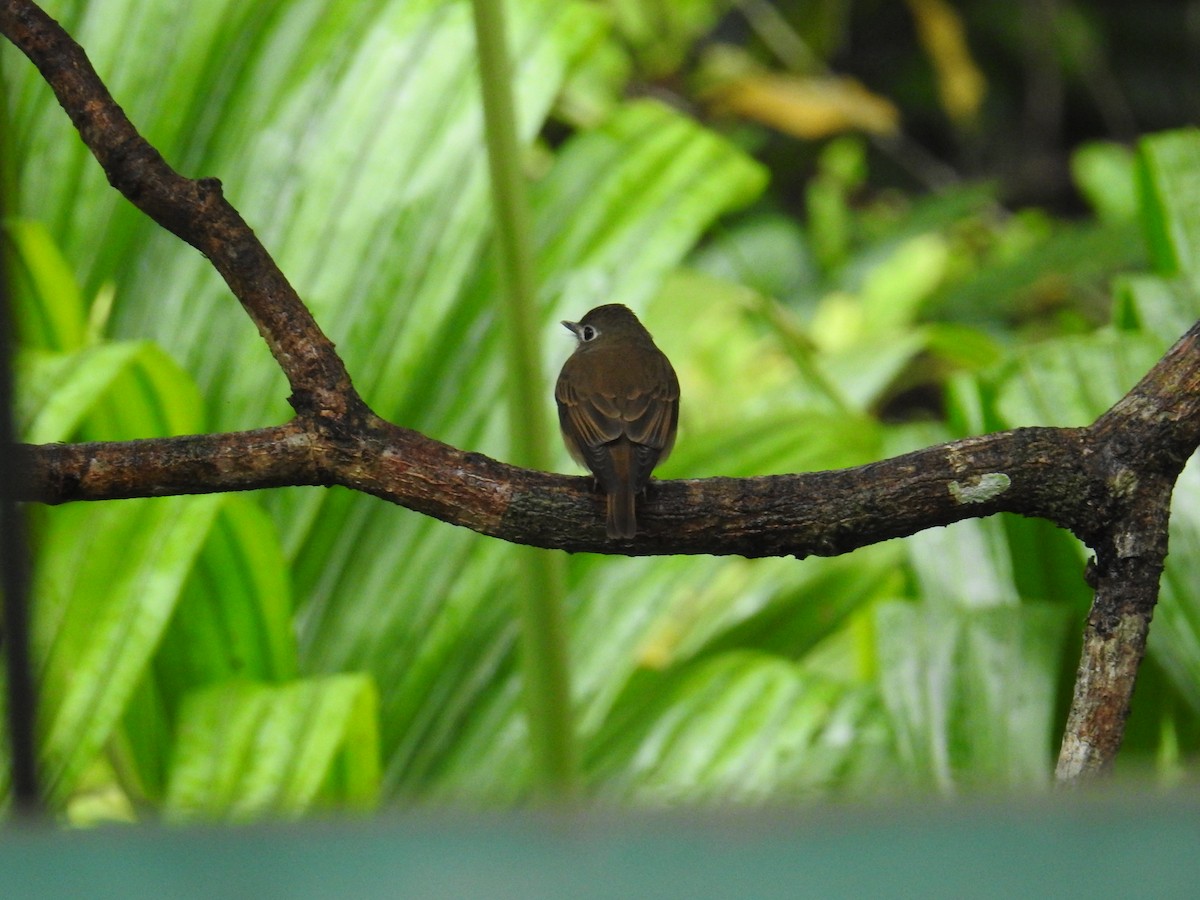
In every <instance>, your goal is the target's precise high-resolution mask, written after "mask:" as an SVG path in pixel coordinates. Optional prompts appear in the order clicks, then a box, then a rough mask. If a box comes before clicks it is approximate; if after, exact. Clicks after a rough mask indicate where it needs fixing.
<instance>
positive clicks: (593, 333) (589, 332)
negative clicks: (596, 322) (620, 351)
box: [579, 325, 600, 341]
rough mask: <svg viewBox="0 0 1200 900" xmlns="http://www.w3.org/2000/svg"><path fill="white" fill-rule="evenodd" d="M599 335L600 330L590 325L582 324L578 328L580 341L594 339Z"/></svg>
mask: <svg viewBox="0 0 1200 900" xmlns="http://www.w3.org/2000/svg"><path fill="white" fill-rule="evenodd" d="M599 336H600V332H599V331H597V330H596V329H595V327H594V326H592V325H584V326H583V327H582V328H580V329H579V339H580V340H581V341H594V340H595V339H596V338H598V337H599Z"/></svg>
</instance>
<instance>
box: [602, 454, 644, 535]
mask: <svg viewBox="0 0 1200 900" xmlns="http://www.w3.org/2000/svg"><path fill="white" fill-rule="evenodd" d="M612 462H613V475H614V478H613V480H612V484H611V485H610V486H609V490H608V536H609V537H610V538H623V539H625V540H628V539H630V538H632V537H635V536H636V535H637V510H636V508H635V501H636V499H637V490H636V489H635V487H634V484H633V447H632V446H631V445H630V444H629V443H628V442H627V441H617V443H616V444H615V445H613V448H612Z"/></svg>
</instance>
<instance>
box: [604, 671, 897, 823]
mask: <svg viewBox="0 0 1200 900" xmlns="http://www.w3.org/2000/svg"><path fill="white" fill-rule="evenodd" d="M646 699H647V702H646V703H645V704H644V705H643V706H642V708H640V709H637V710H632V711H630V712H629V714H628V715H626V716H625V717H623V718H622V719H620V720H619V721H617V722H615V723H614V727H612V728H611V729H609V730H606V731H604V732H602V733H601V734H600V735H598V736H597V738H596V740H595V742H594V745H593V749H592V751H591V753H590V754H589V758H588V761H587V768H588V770H589V773H590V774H591V777H592V778H593V779H594V782H595V784H594V788H593V789H594V792H595V794H596V795H597V796H598V797H600V798H603V799H610V800H618V801H621V802H636V803H641V804H652V805H663V804H675V803H681V802H688V803H695V802H704V801H707V802H721V803H766V802H770V801H780V800H784V799H798V798H806V797H815V796H821V795H823V794H824V793H826V792H828V791H829V790H830V789H831V788H832V787H833V786H834V785H838V786H840V787H843V788H844V787H845V786H846V785H847V784H848V783H851V784H852V783H853V781H854V775H855V774H857V775H859V776H862V775H864V774H867V773H869V774H868V775H867V777H868V778H870V777H873V778H875V779H880V780H882V779H883V778H884V777H885V776H884V773H885V771H886V767H888V764H889V757H890V756H891V745H890V740H891V735H890V733H889V732H888V729H887V726H886V723H885V722H884V720H883V717H882V716H881V714H880V709H879V706H878V699H877V698H876V697H875V695H874V694H873V692H871V691H869V690H866V689H863V688H847V687H845V686H843V685H841V684H838V683H837V682H833V681H830V680H828V679H826V678H824V677H821V676H817V675H812V674H809V673H806V672H805V671H804V669H803V668H802V667H801V666H797V665H795V664H793V663H790V662H786V661H784V660H780V659H777V658H772V657H769V656H765V655H759V654H753V653H729V654H722V655H720V656H716V657H713V658H712V659H710V660H707V661H706V662H705V663H704V664H702V665H699V666H696V667H694V668H690V669H687V670H685V671H684V672H681V673H680V675H679V677H678V678H676V679H674V680H673V681H672V683H671V684H670V685H669V686H668V687H667V689H666V690H664V691H662V692H660V693H657V694H653V695H649V696H648V697H647V698H646ZM851 735H853V736H854V739H853V740H851V739H850V737H851Z"/></svg>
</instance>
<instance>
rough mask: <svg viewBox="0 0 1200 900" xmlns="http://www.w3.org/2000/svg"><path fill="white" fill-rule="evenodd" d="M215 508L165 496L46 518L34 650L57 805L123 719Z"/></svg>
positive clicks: (48, 785)
mask: <svg viewBox="0 0 1200 900" xmlns="http://www.w3.org/2000/svg"><path fill="white" fill-rule="evenodd" d="M222 502H223V499H222V498H221V497H219V496H213V497H171V498H162V499H155V500H121V501H112V502H108V503H95V504H87V505H75V506H65V507H61V508H58V509H53V510H46V511H44V512H43V514H42V516H41V518H42V523H41V525H42V527H41V528H40V529H39V545H40V547H41V548H42V549H41V552H40V553H39V558H38V566H37V568H36V573H35V578H34V582H33V586H32V595H33V598H34V605H33V614H32V619H33V621H32V642H33V647H34V651H35V659H36V660H37V680H38V683H39V685H40V689H41V711H40V716H39V724H40V727H41V750H42V754H41V755H42V760H43V778H44V780H45V790H46V793H47V796H49V797H50V798H51V800H52V801H53V802H54V803H56V804H57V803H61V802H62V801H63V800H65V798H66V797H67V796H68V795H69V794H70V793H71V791H72V789H73V788H74V786H75V784H76V782H77V781H78V779H79V777H80V775H81V774H82V773H83V770H84V769H85V767H86V766H87V765H88V764H89V763H91V761H92V759H93V758H94V757H95V755H96V753H97V752H98V751H99V750H100V749H101V747H103V745H104V743H105V741H107V740H108V737H109V735H110V733H111V732H112V730H113V728H114V727H115V726H116V724H117V722H118V721H119V720H120V718H121V716H122V714H123V713H124V710H125V706H126V703H127V702H128V700H129V698H130V696H131V695H132V693H133V691H134V688H135V687H136V685H137V683H138V681H139V680H140V679H141V677H142V674H143V673H144V671H145V669H146V666H147V664H148V663H149V660H150V657H151V655H152V654H153V653H154V651H155V649H156V648H157V647H158V644H159V641H160V639H161V637H162V634H163V631H164V629H165V628H166V626H167V622H168V621H169V620H170V618H171V615H172V613H173V612H174V611H175V607H176V604H177V602H178V600H179V597H180V593H181V590H182V586H183V583H184V581H185V579H186V578H187V576H188V575H189V574H190V572H191V570H192V566H193V564H194V563H195V560H196V557H197V555H198V553H199V552H200V548H201V547H202V546H203V545H204V541H205V538H206V536H207V534H208V531H209V529H210V528H211V527H212V524H213V521H214V519H215V517H216V515H217V512H218V510H219V508H220V506H221V504H222Z"/></svg>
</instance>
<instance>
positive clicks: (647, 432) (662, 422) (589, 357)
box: [554, 303, 679, 539]
mask: <svg viewBox="0 0 1200 900" xmlns="http://www.w3.org/2000/svg"><path fill="white" fill-rule="evenodd" d="M563 325H565V326H566V327H567V328H568V329H570V330H571V331H572V332H573V333H574V334H575V337H576V338H578V339H579V345H578V346H577V347H576V348H575V352H574V353H572V354H571V356H570V357H568V359H567V361H566V363H564V364H563V367H562V372H561V373H559V376H558V384H557V385H555V388H554V398H555V400H557V401H558V422H559V425H561V426H562V434H563V440H564V441H565V442H566V444H567V449H568V450H569V451H570V452H571V456H573V457H574V458H575V459H576V460H577V461H578V462H579V463H580V464H581V465H584V466H587V468H588V469H589V470H590V471H591V473H592V475H593V476H595V478H596V481H597V482H598V483H599V485H600V486H601V487H602V488H604V492H605V493H606V494H607V495H608V529H607V530H608V536H609V537H610V538H626V539H628V538H632V537H634V536H635V535H636V534H637V515H636V511H635V506H634V500H635V498H636V496H637V495H638V494H639V493H640V492H642V491H644V490H645V488H646V484H647V482H649V481H650V473H651V471H653V469H654V467H655V466H657V465H658V464H659V463H660V462H662V461H663V460H665V459H666V458H667V456H668V454H670V452H671V448H672V447H673V446H674V445H675V430H676V428H677V427H678V424H679V379H677V378H676V377H675V370H674V369H673V368H671V363H670V361H669V360H668V359H667V357H666V356H665V355H664V354H663V352H662V351H661V350H659V349H658V347H657V346H655V344H654V338H652V337H650V332H648V331H647V330H646V329H645V328H644V327H643V326H642V323H641V322H639V321H638V319H637V316H635V315H634V314H633V312H632V311H631V310H630V309H629V308H628V307H625V306H622V305H621V304H619V303H609V304H607V305H605V306H597V307H596V308H595V309H593V310H592V311H591V312H589V313H588V314H587V315H585V316H584V317H583V318H582V319H580V320H579V321H578V322H563Z"/></svg>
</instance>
